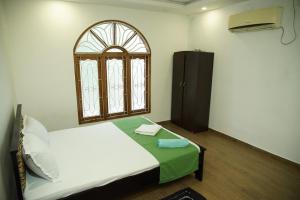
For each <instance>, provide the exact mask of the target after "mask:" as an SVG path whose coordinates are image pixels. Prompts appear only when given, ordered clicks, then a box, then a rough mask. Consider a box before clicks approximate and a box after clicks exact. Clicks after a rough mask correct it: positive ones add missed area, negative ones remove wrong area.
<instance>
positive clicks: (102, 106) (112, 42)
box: [73, 20, 151, 123]
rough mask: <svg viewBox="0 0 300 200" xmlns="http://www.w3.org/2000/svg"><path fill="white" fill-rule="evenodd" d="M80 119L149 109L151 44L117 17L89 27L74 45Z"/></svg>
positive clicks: (97, 119)
mask: <svg viewBox="0 0 300 200" xmlns="http://www.w3.org/2000/svg"><path fill="white" fill-rule="evenodd" d="M73 53H74V64H75V79H76V91H77V107H78V119H79V123H86V122H93V121H100V120H106V119H113V118H117V117H124V116H130V115H135V114H142V113H149V112H150V55H151V51H150V47H149V45H148V42H147V40H146V39H145V37H144V36H143V35H142V33H141V32H139V31H138V30H137V29H136V28H134V27H133V26H131V25H129V24H127V23H125V22H122V21H118V20H106V21H101V22H98V23H96V24H94V25H92V26H90V27H89V28H87V29H86V30H85V31H84V32H83V33H82V34H81V35H80V37H79V38H78V40H77V42H76V44H75V46H74V50H73Z"/></svg>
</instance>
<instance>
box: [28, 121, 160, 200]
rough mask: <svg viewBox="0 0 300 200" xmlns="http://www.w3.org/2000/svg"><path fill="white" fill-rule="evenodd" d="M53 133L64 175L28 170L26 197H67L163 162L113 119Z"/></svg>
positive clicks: (53, 146)
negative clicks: (48, 178)
mask: <svg viewBox="0 0 300 200" xmlns="http://www.w3.org/2000/svg"><path fill="white" fill-rule="evenodd" d="M71 134H72V137H70V135H71ZM49 135H50V149H51V151H52V153H53V154H54V156H55V158H56V161H57V164H58V167H59V172H60V179H59V180H57V181H56V182H49V181H46V180H44V179H41V178H39V177H36V176H34V175H31V174H29V173H28V172H27V174H26V188H25V191H24V194H23V196H24V198H25V199H26V200H38V199H43V200H48V199H59V198H63V197H66V196H69V195H71V194H75V193H78V192H82V191H85V190H87V189H90V188H94V187H98V186H102V185H106V184H108V183H110V182H113V181H115V180H118V179H122V178H124V177H128V176H131V175H135V174H139V173H142V172H145V171H148V170H151V169H154V168H156V167H158V166H159V162H158V161H157V160H156V158H155V157H153V156H152V154H150V153H149V152H148V151H147V150H145V149H144V148H143V147H142V146H140V145H139V144H138V143H136V142H135V141H134V140H132V139H131V138H130V137H128V136H127V135H126V134H124V133H123V132H122V131H121V130H120V129H118V128H117V127H116V126H115V125H114V124H113V123H111V122H105V123H102V124H98V125H92V126H87V127H80V128H73V129H66V130H60V131H53V132H50V133H49ZM81 149H84V151H81ZM125 149H126V150H125ZM124 150H125V151H124ZM66 161H67V162H66Z"/></svg>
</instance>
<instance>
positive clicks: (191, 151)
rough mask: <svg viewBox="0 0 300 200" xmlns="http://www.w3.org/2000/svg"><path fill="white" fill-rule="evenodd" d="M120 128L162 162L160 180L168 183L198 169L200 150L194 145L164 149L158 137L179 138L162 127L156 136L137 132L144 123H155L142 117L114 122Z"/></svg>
mask: <svg viewBox="0 0 300 200" xmlns="http://www.w3.org/2000/svg"><path fill="white" fill-rule="evenodd" d="M113 123H114V124H115V125H116V126H117V127H118V128H119V129H121V130H122V131H123V132H124V133H126V134H127V135H128V136H129V137H131V138H132V139H134V140H135V141H136V142H137V143H138V144H140V145H141V146H143V147H144V148H145V149H146V150H148V152H150V153H151V154H152V155H153V156H154V157H155V158H156V159H157V160H158V161H159V164H160V182H159V183H166V182H169V181H173V180H175V179H178V178H180V177H183V176H186V175H188V174H191V173H193V172H194V171H196V170H197V169H198V162H199V161H198V160H199V156H198V155H199V151H198V149H197V148H196V147H195V146H194V145H191V144H190V145H188V146H187V147H185V148H174V149H163V148H159V147H158V146H157V140H158V139H174V138H178V137H177V136H175V135H173V134H172V133H171V132H170V131H167V130H165V129H160V131H159V132H158V133H157V135H156V136H145V135H140V134H136V133H135V132H134V130H135V129H136V128H138V127H139V126H140V125H142V124H153V123H152V122H150V121H148V120H147V119H145V118H142V117H135V118H129V119H122V120H117V121H114V122H113Z"/></svg>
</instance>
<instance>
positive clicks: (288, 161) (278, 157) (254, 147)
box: [209, 128, 300, 167]
mask: <svg viewBox="0 0 300 200" xmlns="http://www.w3.org/2000/svg"><path fill="white" fill-rule="evenodd" d="M209 130H211V131H213V132H214V133H216V134H218V135H220V136H222V137H226V138H228V139H230V140H233V141H235V142H239V143H241V144H243V145H246V146H248V147H250V148H252V149H255V150H257V151H260V152H263V153H265V154H268V155H269V156H271V157H273V158H274V159H276V160H281V161H283V162H285V163H289V164H291V165H294V166H296V167H300V164H298V163H296V162H293V161H291V160H288V159H286V158H283V157H280V156H278V155H275V154H272V153H271V152H269V151H266V150H263V149H261V148H258V147H256V146H253V145H251V144H249V143H247V142H244V141H242V140H239V139H236V138H234V137H232V136H229V135H227V134H225V133H222V132H220V131H217V130H214V129H211V128H210V129H209Z"/></svg>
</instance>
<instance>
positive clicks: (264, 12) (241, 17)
mask: <svg viewBox="0 0 300 200" xmlns="http://www.w3.org/2000/svg"><path fill="white" fill-rule="evenodd" d="M281 15H282V8H281V7H272V8H264V9H259V10H253V11H247V12H243V13H239V14H235V15H231V16H230V17H229V23H228V29H229V30H230V31H233V32H238V31H253V30H261V29H274V28H279V27H281Z"/></svg>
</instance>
